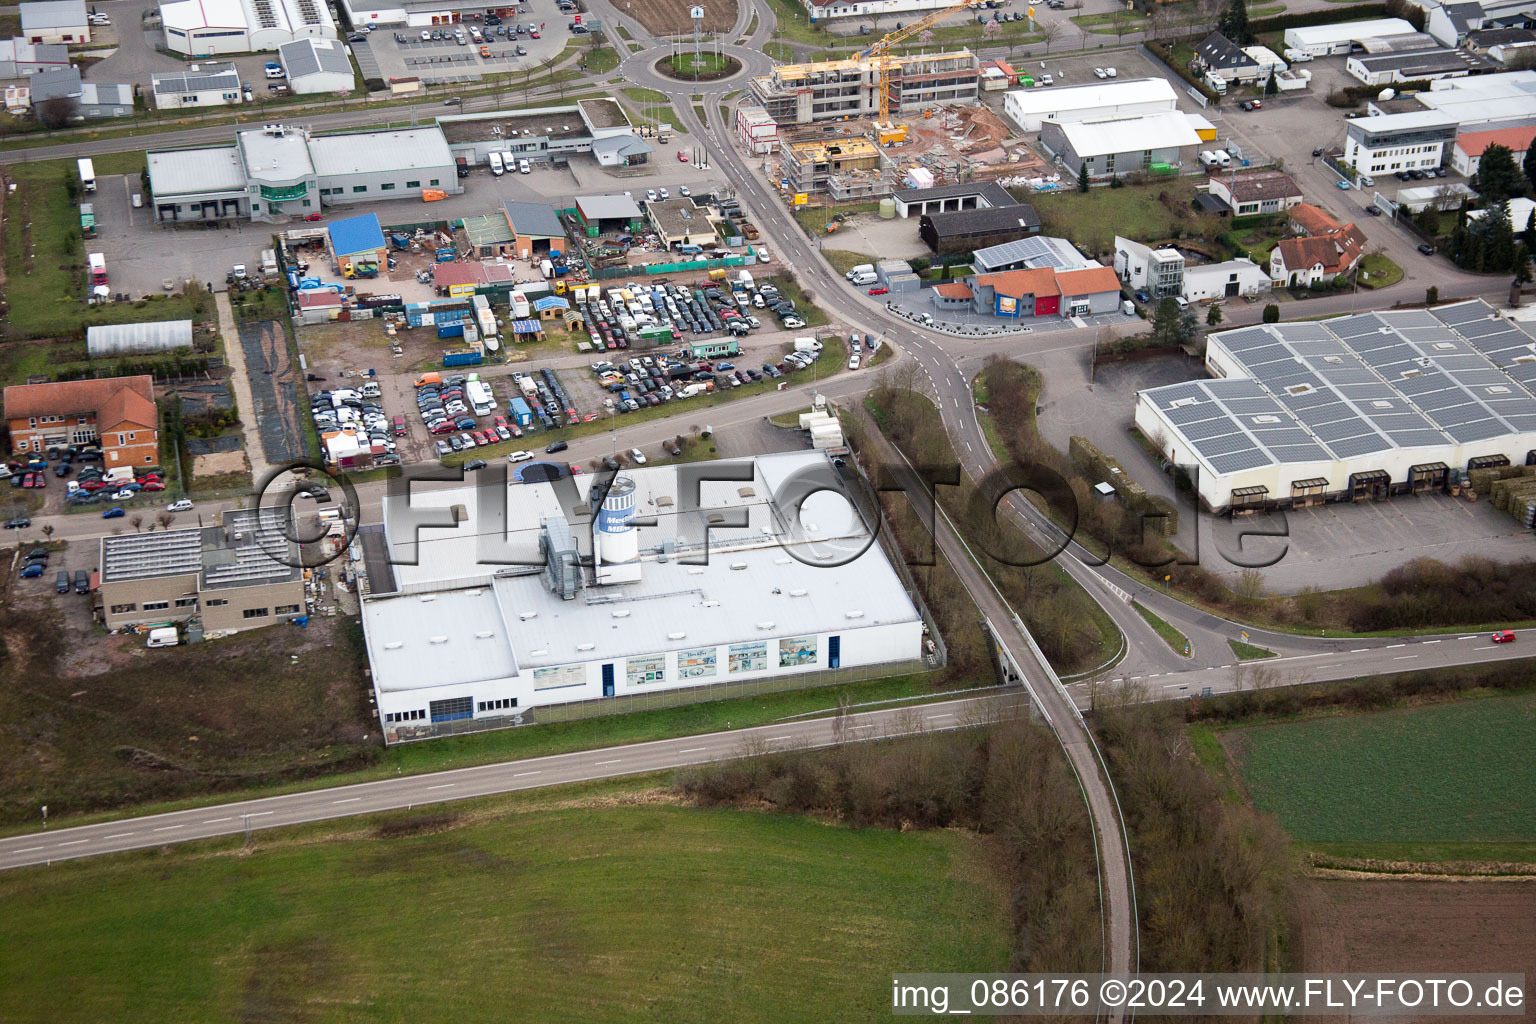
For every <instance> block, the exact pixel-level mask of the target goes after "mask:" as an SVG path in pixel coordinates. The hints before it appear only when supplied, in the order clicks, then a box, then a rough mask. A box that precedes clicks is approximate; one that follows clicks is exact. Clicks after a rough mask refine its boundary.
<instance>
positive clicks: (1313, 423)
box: [1144, 300, 1536, 473]
mask: <svg viewBox="0 0 1536 1024" xmlns="http://www.w3.org/2000/svg"><path fill="white" fill-rule="evenodd" d="M1211 340H1212V341H1214V342H1215V343H1217V344H1218V345H1219V346H1220V347H1221V348H1222V349H1224V350H1225V351H1227V352H1229V353H1230V354H1231V356H1232V357H1233V358H1234V359H1235V360H1237V362H1238V363H1239V364H1240V366H1241V367H1242V370H1243V371H1244V372H1245V373H1247V374H1249V376H1248V377H1232V378H1226V379H1222V380H1201V381H1190V382H1187V383H1183V384H1171V385H1168V386H1166V387H1161V388H1153V389H1150V390H1149V391H1147V392H1144V394H1145V395H1146V396H1147V397H1148V399H1149V400H1150V401H1152V402H1153V403H1154V404H1155V405H1156V406H1157V408H1158V409H1160V410H1162V411H1163V414H1164V415H1165V416H1166V417H1167V418H1168V420H1169V421H1170V422H1171V423H1173V424H1174V426H1175V427H1177V428H1178V429H1179V431H1180V432H1181V433H1183V434H1184V437H1185V440H1186V442H1187V443H1189V444H1191V445H1193V446H1194V447H1195V449H1196V450H1197V451H1198V452H1199V453H1200V455H1201V456H1203V457H1204V458H1205V459H1206V460H1207V461H1208V462H1209V463H1210V464H1211V466H1212V467H1213V468H1214V469H1215V470H1216V471H1217V472H1219V473H1235V472H1240V471H1242V470H1247V469H1255V468H1257V467H1259V466H1264V465H1271V464H1275V463H1296V462H1319V461H1337V460H1343V459H1350V458H1355V457H1359V456H1363V455H1370V454H1372V453H1375V452H1384V451H1388V450H1391V449H1396V448H1415V447H1428V446H1435V445H1446V444H1468V443H1473V442H1477V441H1485V440H1489V439H1491V438H1496V437H1501V436H1504V435H1508V434H1515V433H1526V432H1531V431H1536V393H1533V390H1532V388H1533V386H1536V338H1533V337H1532V336H1531V335H1529V334H1527V333H1526V332H1525V331H1524V330H1523V329H1521V328H1520V327H1519V326H1518V325H1516V324H1513V323H1511V322H1509V321H1507V320H1504V319H1502V318H1500V317H1499V316H1498V315H1497V313H1496V312H1495V311H1494V310H1493V307H1491V306H1489V305H1488V304H1487V303H1485V302H1483V301H1482V300H1473V301H1470V302H1465V303H1458V304H1456V305H1454V306H1447V307H1443V308H1441V309H1436V310H1400V311H1391V312H1378V313H1363V314H1360V315H1358V316H1347V317H1339V318H1337V319H1334V320H1324V321H1316V322H1310V323H1305V322H1304V323H1287V324H1270V325H1267V326H1262V327H1245V328H1240V329H1238V330H1235V331H1223V332H1222V333H1220V334H1217V335H1213V336H1212V339H1211ZM1526 357H1529V358H1530V359H1531V360H1532V361H1531V362H1525V361H1524V358H1526Z"/></svg>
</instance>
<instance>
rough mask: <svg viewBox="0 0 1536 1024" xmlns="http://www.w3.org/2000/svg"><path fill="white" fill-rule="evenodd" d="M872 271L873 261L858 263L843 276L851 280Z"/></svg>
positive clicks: (873, 269) (873, 268)
mask: <svg viewBox="0 0 1536 1024" xmlns="http://www.w3.org/2000/svg"><path fill="white" fill-rule="evenodd" d="M874 272H875V265H874V264H873V263H860V264H859V265H858V266H856V267H854V268H853V269H852V270H850V271H848V273H846V274H844V275H843V276H844V277H846V278H847V279H848V280H850V281H852V280H853V279H854V278H856V277H863V276H864V275H865V274H873V273H874Z"/></svg>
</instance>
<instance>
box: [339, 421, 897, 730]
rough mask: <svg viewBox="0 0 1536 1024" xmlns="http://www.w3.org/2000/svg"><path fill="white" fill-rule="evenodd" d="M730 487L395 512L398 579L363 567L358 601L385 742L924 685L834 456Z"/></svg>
mask: <svg viewBox="0 0 1536 1024" xmlns="http://www.w3.org/2000/svg"><path fill="white" fill-rule="evenodd" d="M726 467H734V469H735V471H736V472H735V474H734V478H733V479H731V480H729V481H718V480H717V481H710V480H705V481H704V482H703V483H701V484H700V485H699V489H698V492H697V493H698V502H697V507H696V508H688V507H687V505H688V502H689V500H690V499H689V497H688V493H687V489H686V488H684V487H682V486H680V483H679V471H678V470H677V469H676V468H674V467H657V468H642V469H634V470H630V471H627V472H626V473H625V474H624V475H622V476H619V477H616V478H613V479H612V480H611V487H607V489H606V490H605V489H604V488H605V483H606V481H604V480H603V479H602V478H594V477H592V476H575V477H571V476H563V477H562V478H561V479H559V480H558V481H556V482H554V483H548V482H539V483H509V484H508V485H507V486H506V487H505V488H495V489H494V491H493V493H490V494H489V495H488V494H487V493H486V492H484V491H482V490H481V489H479V488H475V487H467V486H466V487H457V488H450V489H447V490H434V491H430V492H426V493H417V494H414V495H413V496H412V497H411V498H410V500H409V502H408V503H405V502H400V501H397V500H396V499H395V498H392V497H389V496H386V497H385V499H384V523H385V526H384V531H385V542H384V546H385V548H386V549H387V552H388V558H389V559H391V560H392V561H393V564H388V563H387V562H385V560H384V558H383V557H382V556H378V555H370V556H369V558H368V562H367V566H368V572H369V586H370V590H371V594H370V595H369V596H366V597H364V598H363V599H362V622H363V629H364V635H365V638H366V642H367V648H368V659H369V664H370V667H371V669H372V675H373V683H374V691H375V695H376V701H377V704H378V713H379V717H380V724H381V725H382V727H383V729H384V735H385V740H386V742H390V743H395V742H401V741H404V740H410V739H425V738H429V737H432V736H440V735H446V734H450V733H453V732H461V731H466V730H470V729H476V728H486V727H495V726H496V725H498V724H511V722H512V721H513V720H514V719H515V718H516V717H517V716H521V715H524V714H526V713H528V712H529V711H532V712H533V713H534V716H535V717H537V712H538V709H539V708H541V707H549V706H553V705H560V704H565V703H570V702H575V701H584V702H600V701H602V700H603V699H605V698H616V697H634V696H638V695H643V694H650V693H657V692H661V691H665V690H669V689H681V688H695V687H697V688H704V687H709V688H711V689H712V690H714V691H715V692H717V693H719V694H720V695H721V696H726V695H734V693H733V692H732V684H737V683H750V684H755V685H758V686H764V687H773V686H775V685H777V686H778V687H780V688H786V689H787V688H790V687H794V686H799V685H813V684H815V683H817V682H825V681H831V679H830V678H828V677H827V675H826V674H827V673H828V672H829V670H834V669H851V668H864V669H870V668H874V667H877V666H890V670H891V672H892V673H895V672H898V671H911V670H912V669H913V668H915V667H918V666H920V665H921V664H922V657H923V654H922V650H923V634H924V625H923V621H922V618H921V616H920V615H919V614H918V612H917V609H916V608H915V607H914V606H913V603H912V601H911V599H910V598H909V597H908V595H907V592H906V590H905V588H904V587H903V584H902V580H901V578H900V577H899V576H898V575H897V572H896V570H895V569H894V568H893V567H892V565H891V564H890V562H889V561H888V560H887V558H886V556H885V553H884V551H883V550H882V548H881V546H880V545H879V543H877V542H875V539H874V535H873V534H872V532H871V530H870V528H869V525H868V524H867V523H866V522H865V520H864V518H863V515H862V513H861V512H860V511H859V509H858V507H857V506H856V505H854V504H852V503H851V502H849V501H848V500H846V499H845V497H844V496H843V495H842V494H840V493H838V492H839V491H841V490H842V485H841V484H840V483H838V481H839V480H840V477H839V476H838V475H837V472H836V469H835V467H834V466H833V465H832V462H831V460H830V459H828V458H827V456H826V455H825V453H823V452H820V451H798V452H789V453H783V454H777V455H763V456H757V457H755V458H753V459H750V460H739V461H735V462H730V463H714V464H708V465H705V466H703V467H701V468H703V469H706V470H714V471H717V473H716V475H724V470H725V469H726ZM823 477H825V480H826V482H825V483H823V482H822V481H823ZM813 479H814V481H815V482H817V483H818V484H821V485H822V487H823V488H825V489H820V490H818V492H817V493H814V494H813V495H812V496H811V497H809V498H806V499H804V500H805V504H804V506H803V507H802V506H799V505H798V502H797V504H796V506H794V507H791V506H789V505H785V504H781V502H783V501H785V500H786V499H785V498H783V497H782V495H786V494H791V493H794V494H800V493H802V492H801V491H800V490H799V488H798V486H797V482H798V481H804V482H807V483H809V482H811V481H812V480H813ZM487 497H489V498H490V499H491V504H492V505H493V506H494V507H485V505H484V504H483V502H484V501H485V500H486V498H487ZM407 505H408V507H407ZM807 513H808V514H807ZM421 516H433V517H434V518H435V519H436V520H438V521H439V522H441V523H442V525H441V526H431V527H425V526H423V527H418V526H417V525H416V524H415V520H417V519H419V518H420V517H421ZM641 517H649V518H648V519H647V518H641ZM812 520H814V525H802V524H808V523H810V522H811V521H812ZM487 538H493V539H494V543H491V542H489V541H488V540H487ZM503 538H505V539H504V540H503ZM493 549H494V550H493ZM834 552H836V553H835V554H834ZM831 678H835V676H833V677H831Z"/></svg>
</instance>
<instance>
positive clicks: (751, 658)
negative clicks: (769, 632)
mask: <svg viewBox="0 0 1536 1024" xmlns="http://www.w3.org/2000/svg"><path fill="white" fill-rule="evenodd" d="M727 664H728V665H729V668H730V673H731V674H732V675H735V674H736V673H737V672H761V671H763V670H764V669H766V668H767V667H768V643H767V641H765V640H759V641H757V642H756V643H751V644H731V646H730V648H729V650H728V652H727Z"/></svg>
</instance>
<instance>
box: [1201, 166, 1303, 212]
mask: <svg viewBox="0 0 1536 1024" xmlns="http://www.w3.org/2000/svg"><path fill="white" fill-rule="evenodd" d="M1206 188H1207V190H1208V191H1209V192H1210V194H1211V195H1213V196H1215V197H1216V198H1218V199H1220V200H1221V201H1222V202H1223V203H1225V204H1226V205H1227V210H1228V211H1229V212H1231V213H1233V214H1235V215H1236V216H1239V217H1251V216H1253V215H1255V214H1262V213H1280V212H1282V211H1284V210H1289V209H1290V208H1291V207H1293V206H1295V205H1296V204H1298V203H1300V202H1301V201H1302V199H1303V195H1302V191H1301V186H1300V185H1298V184H1296V179H1295V178H1293V177H1291V176H1290V175H1289V174H1286V173H1285V172H1284V171H1277V170H1274V169H1272V168H1245V169H1243V170H1233V171H1222V172H1220V173H1217V174H1212V175H1211V176H1210V177H1209V178H1208V179H1206Z"/></svg>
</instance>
